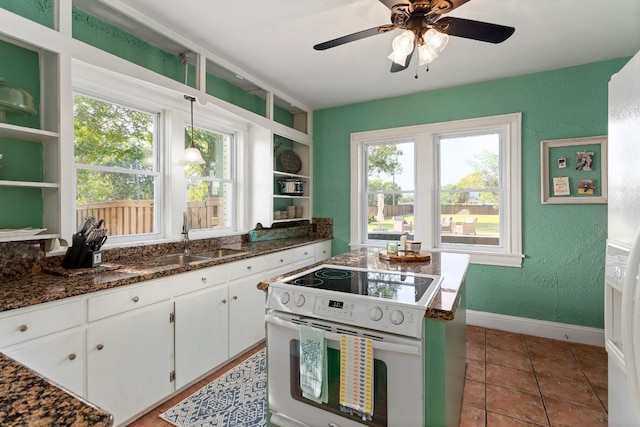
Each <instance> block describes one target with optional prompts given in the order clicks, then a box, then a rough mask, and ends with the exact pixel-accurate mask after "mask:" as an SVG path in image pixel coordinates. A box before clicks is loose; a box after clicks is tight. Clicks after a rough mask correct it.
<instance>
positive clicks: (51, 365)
mask: <svg viewBox="0 0 640 427" xmlns="http://www.w3.org/2000/svg"><path fill="white" fill-rule="evenodd" d="M320 244H324V245H322V246H317V245H306V246H304V247H298V248H294V249H291V250H285V251H280V252H275V253H272V254H268V255H263V256H258V257H252V258H248V259H243V260H239V261H234V262H230V263H228V264H222V265H218V266H214V267H209V268H204V269H200V270H196V271H192V272H186V273H182V274H177V275H175V276H170V277H165V278H160V279H154V280H150V281H147V282H144V283H141V284H138V285H131V286H124V287H122V288H116V289H112V290H108V291H102V292H97V293H95V294H90V295H87V296H85V297H73V298H70V299H69V300H68V301H67V300H65V301H59V302H54V303H47V304H42V305H39V306H34V307H28V308H24V309H18V310H15V311H13V310H12V311H11V312H7V313H0V351H2V352H3V353H5V354H7V355H8V356H10V357H12V358H14V359H15V360H17V361H19V362H21V363H23V364H24V365H26V366H28V367H29V368H31V369H33V370H34V371H36V372H39V373H40V374H42V375H44V376H46V377H47V378H49V379H51V380H53V381H54V382H56V383H58V384H60V385H61V386H63V387H65V388H66V389H68V390H71V391H72V392H74V393H76V394H77V395H79V396H82V397H83V398H85V399H87V400H88V401H90V402H92V403H94V404H96V405H97V406H99V407H101V408H103V409H105V410H107V411H109V412H111V414H113V416H114V420H115V425H116V426H118V425H123V424H124V423H126V422H129V421H130V420H131V419H132V418H134V417H136V416H138V415H139V414H141V413H143V412H144V411H146V410H149V409H150V408H152V407H153V406H154V405H157V404H158V403H159V402H161V401H163V400H165V399H166V398H167V397H169V396H170V395H171V394H173V393H174V392H175V391H176V390H179V389H182V388H184V387H185V386H187V385H188V384H190V383H192V382H194V381H195V380H197V379H198V378H200V377H202V376H203V375H205V374H207V373H208V372H209V371H211V370H213V369H215V368H217V367H219V366H220V365H222V364H224V363H225V362H226V361H228V360H229V359H230V358H232V357H234V356H236V355H238V354H240V353H241V352H243V351H244V350H246V349H248V348H250V347H252V346H254V345H255V344H257V343H258V342H260V341H261V340H262V339H264V337H265V323H264V314H265V292H262V291H260V290H258V289H257V285H258V283H259V282H261V281H262V280H265V279H269V278H272V277H275V276H278V275H281V274H286V273H287V272H289V271H292V270H294V269H295V268H299V267H300V266H304V265H309V264H312V263H313V262H314V261H315V260H319V259H324V257H325V256H326V253H327V246H326V242H320ZM330 245H331V242H329V246H328V251H329V253H330V250H331V246H330Z"/></svg>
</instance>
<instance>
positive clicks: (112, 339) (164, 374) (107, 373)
mask: <svg viewBox="0 0 640 427" xmlns="http://www.w3.org/2000/svg"><path fill="white" fill-rule="evenodd" d="M170 290H171V280H170V279H169V278H165V279H157V280H152V281H149V282H147V283H145V284H144V285H142V286H131V287H125V288H123V289H120V290H115V291H110V292H107V293H105V294H101V295H98V296H95V297H92V298H89V299H88V301H87V303H88V318H89V319H90V320H96V321H94V322H90V323H89V324H88V327H87V331H86V346H87V347H86V357H87V399H88V400H89V401H91V402H93V403H95V404H96V405H98V406H100V407H102V408H104V409H106V410H107V411H109V412H111V413H112V414H113V416H114V419H115V423H116V425H117V424H121V423H123V422H125V421H127V420H129V419H130V418H132V417H134V416H136V415H138V414H139V413H140V412H141V411H143V410H145V409H147V408H149V407H150V406H152V405H154V404H156V403H158V402H159V401H161V400H162V399H164V398H166V397H167V396H168V395H169V394H171V392H172V391H173V360H172V356H173V323H172V312H173V305H172V303H171V301H170V299H169V296H168V295H169V293H170ZM138 307H139V308H138Z"/></svg>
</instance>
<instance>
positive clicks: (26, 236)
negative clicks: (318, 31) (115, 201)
mask: <svg viewBox="0 0 640 427" xmlns="http://www.w3.org/2000/svg"><path fill="white" fill-rule="evenodd" d="M0 56H1V57H4V58H7V61H3V62H4V63H9V62H10V63H11V65H10V66H6V67H2V70H0V73H2V75H0V77H1V78H2V82H0V154H1V155H2V157H1V158H0V200H2V205H3V206H5V209H2V211H0V242H6V241H17V240H36V239H37V240H43V239H55V238H58V237H61V234H62V232H63V230H62V224H61V220H60V218H61V215H62V214H61V195H60V187H61V182H60V175H61V174H60V168H61V165H60V157H61V156H60V133H59V129H60V120H59V105H60V98H59V90H58V88H59V82H60V78H59V77H60V70H59V61H58V54H57V53H54V52H51V51H48V50H44V49H41V48H39V47H37V46H33V45H29V44H27V43H24V42H22V41H18V40H12V39H10V38H7V37H5V38H2V39H0ZM9 58H10V60H9Z"/></svg>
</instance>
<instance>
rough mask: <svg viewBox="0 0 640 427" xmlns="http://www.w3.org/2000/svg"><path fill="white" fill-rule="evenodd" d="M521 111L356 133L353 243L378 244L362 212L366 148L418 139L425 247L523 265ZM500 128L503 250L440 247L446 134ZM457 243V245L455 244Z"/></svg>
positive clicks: (419, 214) (420, 232) (419, 216)
mask: <svg viewBox="0 0 640 427" xmlns="http://www.w3.org/2000/svg"><path fill="white" fill-rule="evenodd" d="M521 121H522V114H521V113H511V114H503V115H496V116H488V117H478V118H472V119H463V120H454V121H449V122H438V123H430V124H424V125H415V126H406V127H399V128H390V129H381V130H373V131H365V132H356V133H352V134H351V147H350V154H351V183H350V184H351V214H350V229H351V234H350V245H351V247H361V246H376V247H380V241H377V242H376V243H373V242H368V241H367V240H366V237H367V236H366V223H364V224H363V222H364V221H363V215H362V212H363V210H366V209H367V204H366V199H365V198H364V197H365V196H364V193H365V190H366V185H367V183H366V158H365V151H364V146H365V145H366V144H368V143H375V142H383V141H394V140H397V141H401V140H407V139H413V140H414V141H415V150H416V153H415V161H416V170H415V171H416V173H415V176H416V185H415V195H414V197H415V201H414V215H415V218H416V220H415V224H414V227H415V228H414V230H415V238H416V239H417V240H420V241H421V242H422V247H423V249H424V250H427V251H432V252H454V253H466V254H469V255H470V257H471V262H472V263H474V264H486V265H498V266H507V267H521V266H522V259H523V258H524V255H523V253H522V207H521V206H522V200H521V195H522V192H521V188H522V185H521V182H522V181H521V179H522V178H521V170H522V169H521V163H522V159H521ZM496 129H500V130H501V131H502V132H504V135H505V137H506V141H505V144H504V147H501V150H504V152H501V153H500V158H501V162H500V173H501V184H502V185H503V188H504V190H503V191H504V194H503V196H504V198H505V201H504V205H501V210H504V218H505V221H504V223H503V224H501V233H503V234H502V235H501V237H502V241H503V248H501V249H500V250H496V249H495V248H489V249H487V247H484V246H482V247H478V246H471V245H470V246H465V247H463V246H460V247H438V246H437V245H436V242H437V233H439V226H440V220H439V217H440V216H439V212H440V201H439V199H437V198H436V197H439V192H438V188H437V185H438V181H439V178H438V171H439V164H438V163H439V160H438V146H437V142H438V140H439V138H440V137H442V136H452V135H460V134H462V135H464V134H469V133H474V132H477V133H483V132H484V133H486V132H487V131H491V130H496ZM456 246H458V245H456Z"/></svg>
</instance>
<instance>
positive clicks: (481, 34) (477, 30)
mask: <svg viewBox="0 0 640 427" xmlns="http://www.w3.org/2000/svg"><path fill="white" fill-rule="evenodd" d="M436 26H437V27H438V29H440V30H441V31H442V32H444V33H447V34H448V35H450V36H456V37H464V38H465V39H472V40H479V41H481V42H488V43H502V42H503V41H505V40H506V39H508V38H509V37H511V35H512V34H513V32H514V31H515V30H516V29H515V28H513V27H506V26H504V25H498V24H490V23H489V22H481V21H473V20H471V19H463V18H454V17H452V16H445V17H444V18H441V19H439V20H438V21H437V22H436Z"/></svg>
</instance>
